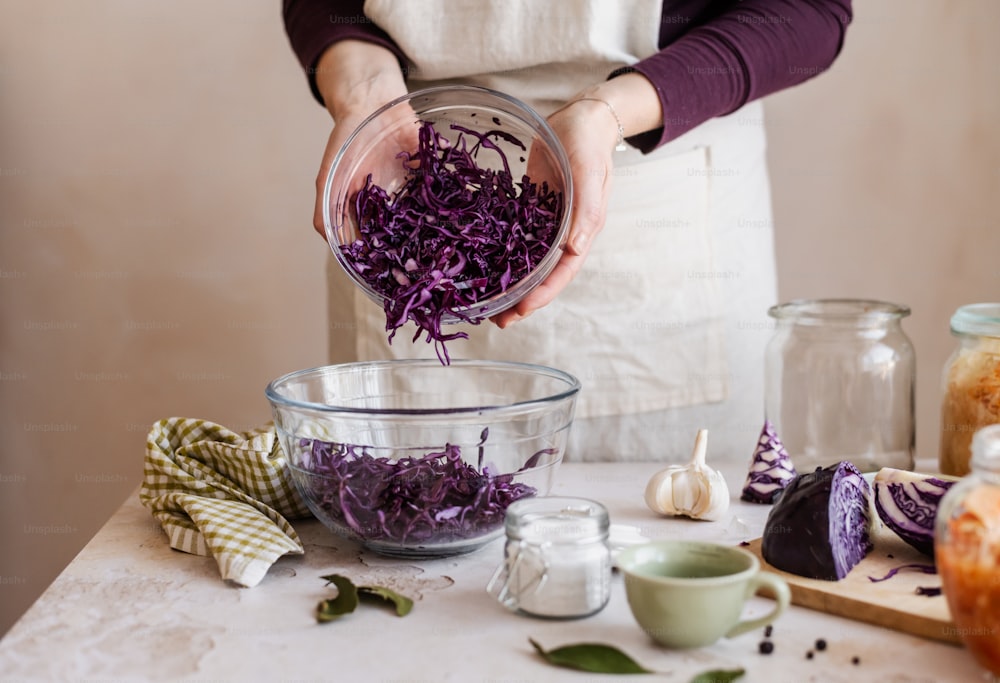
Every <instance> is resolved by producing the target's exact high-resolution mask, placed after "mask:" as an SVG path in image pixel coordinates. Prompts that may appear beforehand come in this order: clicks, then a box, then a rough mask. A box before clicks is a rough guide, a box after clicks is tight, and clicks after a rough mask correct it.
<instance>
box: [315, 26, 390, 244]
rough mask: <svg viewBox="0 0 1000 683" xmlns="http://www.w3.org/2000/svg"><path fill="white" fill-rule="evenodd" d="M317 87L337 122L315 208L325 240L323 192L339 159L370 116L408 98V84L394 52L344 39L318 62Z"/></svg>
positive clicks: (321, 172) (318, 228)
mask: <svg viewBox="0 0 1000 683" xmlns="http://www.w3.org/2000/svg"><path fill="white" fill-rule="evenodd" d="M316 87H317V88H318V89H319V92H320V95H322V96H323V103H324V104H325V105H326V108H327V111H329V112H330V115H331V116H332V117H333V120H334V127H333V131H332V132H331V133H330V138H329V140H327V143H326V149H325V150H324V152H323V160H322V162H321V163H320V167H319V174H318V175H317V176H316V203H315V208H314V210H313V227H314V228H315V229H316V232H318V233H319V234H320V236H321V237H323V239H324V240H325V239H326V230H325V228H324V226H323V190H324V188H325V186H326V177H327V175H328V174H329V172H330V167H331V166H332V165H333V159H334V157H336V156H337V152H338V151H340V148H341V146H342V145H343V144H344V142H345V141H346V140H347V138H348V137H349V136H350V135H351V133H353V132H354V129H355V128H357V127H358V125H359V124H360V123H361V122H362V121H363V120H364V119H365V118H366V117H367V116H368V115H369V114H371V113H372V112H374V111H375V110H376V109H378V108H379V107H381V106H382V105H383V104H385V103H386V102H390V101H392V100H394V99H396V98H397V97H400V96H402V95H405V94H406V84H405V82H404V81H403V74H402V71H401V70H400V68H399V62H398V61H397V60H396V56H395V55H394V54H393V53H392V52H390V51H389V50H387V49H386V48H384V47H382V46H381V45H376V44H374V43H369V42H365V41H361V40H342V41H339V42H336V43H334V44H333V45H331V46H330V47H329V48H327V50H326V52H324V53H323V55H322V56H321V57H320V58H319V61H317V63H316Z"/></svg>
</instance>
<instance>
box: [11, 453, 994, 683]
mask: <svg viewBox="0 0 1000 683" xmlns="http://www.w3.org/2000/svg"><path fill="white" fill-rule="evenodd" d="M657 469H658V466H657V465H653V464H604V463H602V464H571V463H565V464H563V465H562V466H561V469H560V470H559V473H558V476H557V483H556V486H555V488H554V489H553V491H552V493H553V494H560V495H573V496H582V497H587V498H592V499H595V500H598V501H600V502H602V503H604V504H605V505H606V506H607V507H608V509H609V511H610V513H611V520H612V523H613V524H627V525H634V526H636V527H639V528H640V529H641V531H642V533H643V534H644V535H646V536H647V537H650V538H693V539H703V540H711V541H717V542H724V543H730V544H736V543H739V542H740V541H743V540H748V539H751V538H755V537H757V536H759V534H760V531H761V529H762V528H763V525H764V521H765V517H766V514H767V511H768V510H769V509H770V508H769V506H762V505H752V504H747V503H741V502H739V501H738V496H739V489H740V487H741V486H742V482H743V476H744V475H745V470H743V471H741V470H739V469H732V470H726V475H727V480H728V482H729V485H730V488H731V489H732V493H733V498H734V502H733V504H732V505H731V507H730V509H729V512H728V513H727V515H726V517H725V518H724V519H722V520H720V521H718V522H695V521H692V520H687V519H667V518H661V517H659V516H657V515H654V514H653V513H652V512H650V511H649V510H648V509H647V508H646V506H645V504H644V502H643V499H642V492H643V490H644V488H645V484H646V482H647V480H648V479H649V477H650V475H652V474H653V472H655V471H656V470H657ZM295 526H296V529H297V530H298V531H299V533H300V535H301V537H302V540H303V542H304V543H305V545H306V553H305V555H302V556H294V557H292V556H289V557H285V558H282V559H281V560H279V561H278V563H277V564H276V565H275V566H274V567H272V568H271V570H270V572H269V573H268V575H267V577H266V578H265V579H264V581H263V582H262V583H261V584H260V585H258V586H257V587H255V588H237V587H234V586H232V585H229V584H227V583H225V582H223V581H222V580H221V579H220V578H219V574H218V570H217V568H216V565H215V562H214V560H212V559H211V558H207V557H197V556H193V555H187V554H184V553H180V552H176V551H173V550H171V549H170V548H169V546H168V545H167V540H166V536H165V535H164V533H163V532H162V530H161V529H160V527H159V525H158V523H157V522H156V521H155V520H154V519H153V518H152V517H151V516H150V514H149V512H148V511H147V510H146V509H145V508H143V507H142V506H141V505H140V504H139V501H138V498H137V496H136V495H133V496H130V497H129V499H128V500H127V501H126V502H125V504H124V505H123V506H122V507H121V509H119V510H118V511H117V512H116V513H115V514H114V516H113V517H112V518H111V519H110V520H109V521H108V522H107V524H106V525H105V526H104V527H103V528H102V529H101V531H100V532H99V533H98V534H97V535H96V536H95V537H94V538H93V540H92V541H91V542H90V543H89V544H88V545H87V546H86V548H84V550H83V551H82V552H81V553H80V554H79V555H78V556H77V557H76V558H75V559H74V560H73V562H72V563H71V564H70V565H69V566H68V567H67V568H66V569H65V570H64V571H63V572H62V574H61V575H60V576H59V577H58V578H57V579H56V581H55V582H54V583H53V584H52V585H51V586H50V587H49V588H48V590H46V592H45V593H44V594H43V595H42V596H41V597H40V598H39V599H38V601H37V602H36V603H35V604H34V605H33V606H32V607H31V609H30V610H29V611H28V612H27V613H26V614H25V615H24V616H23V617H22V618H21V619H20V620H19V621H18V622H17V623H16V624H15V625H14V627H13V628H12V629H11V630H10V631H9V632H8V633H7V635H6V636H5V637H4V638H3V639H2V640H0V682H2V683H11V682H13V681H97V680H100V681H115V682H123V681H191V682H194V681H287V682H289V683H291V682H292V681H338V682H344V681H346V682H353V681H361V682H368V681H376V682H382V683H390V682H394V683H395V682H398V683H404V682H405V683H422V682H431V681H433V682H437V681H462V682H464V683H474V682H482V683H500V682H510V683H513V682H515V681H516V682H520V683H527V682H536V681H538V682H541V681H577V682H589V681H602V680H619V681H620V680H623V678H622V677H621V676H598V675H593V674H589V673H583V672H578V671H572V670H568V669H560V668H556V667H553V666H551V665H549V664H547V663H545V662H544V661H542V660H541V659H540V658H539V657H538V655H537V654H536V653H535V652H534V650H533V648H532V647H531V645H530V643H529V642H528V639H529V638H533V639H535V640H536V641H538V642H539V643H540V644H541V645H542V646H543V647H545V648H548V649H551V648H554V647H558V646H561V645H566V644H571V643H579V642H585V641H596V642H603V643H608V644H612V645H615V646H617V647H619V648H620V649H622V650H624V651H625V652H627V653H628V654H630V655H631V656H632V657H633V658H634V659H636V660H637V661H639V662H640V663H641V664H643V665H644V666H645V667H647V668H649V669H653V670H655V671H657V672H667V674H668V675H656V676H639V677H627V678H625V679H624V680H669V681H681V682H684V683H687V681H689V680H690V679H691V678H692V677H693V676H694V675H695V674H697V673H700V672H703V671H706V670H709V669H716V668H724V669H731V668H737V667H742V668H744V669H745V670H746V675H745V677H744V678H742V679H740V680H741V681H745V682H747V683H752V682H754V681H766V682H768V683H786V682H787V683H802V682H804V681H817V682H822V681H845V682H846V681H850V682H852V683H856V682H858V681H891V682H895V683H918V682H924V681H926V682H928V683H930V682H935V683H936V682H938V681H984V680H987V679H986V678H984V676H983V674H982V673H981V671H980V670H979V669H978V668H977V667H976V666H975V663H974V662H973V660H972V658H971V656H970V655H969V654H968V653H967V652H966V651H965V650H964V649H962V648H960V647H956V646H951V645H946V644H942V643H937V642H934V641H929V640H924V639H920V638H916V637H913V636H909V635H905V634H902V633H897V632H893V631H888V630H886V629H881V628H878V627H874V626H870V625H867V624H862V623H857V622H853V621H850V620H848V619H843V618H839V617H834V616H829V615H825V614H821V613H819V612H815V611H811V610H808V609H804V608H800V607H794V606H793V607H792V608H791V610H790V611H789V612H787V613H786V614H785V615H784V616H783V617H781V618H780V619H779V620H778V621H777V622H776V623H775V624H774V633H773V636H772V640H773V643H774V646H775V649H774V652H773V654H771V655H761V654H759V653H758V649H757V646H758V643H759V642H760V641H761V639H762V637H763V631H762V630H759V631H754V632H751V633H748V634H746V635H743V636H740V637H737V638H734V639H730V640H722V641H720V642H718V643H716V644H715V645H712V646H710V647H706V648H702V649H698V650H690V651H671V650H667V649H663V648H660V647H658V646H657V645H656V644H655V643H653V641H651V640H650V639H649V638H648V637H647V636H646V634H645V633H643V632H642V631H641V630H640V629H639V627H638V626H637V625H636V624H635V622H634V621H633V619H632V616H631V613H630V612H629V609H628V605H627V602H626V599H625V592H624V586H623V584H622V580H621V577H620V576H618V575H616V576H615V578H614V580H613V585H612V595H611V601H610V603H609V605H608V606H607V607H606V608H605V609H604V610H603V611H601V612H600V613H598V614H596V615H594V616H591V617H589V618H586V619H579V620H572V621H549V620H541V619H534V618H530V617H525V616H520V615H516V614H513V613H510V612H508V611H506V610H505V609H504V608H502V607H501V606H500V605H499V604H498V603H496V602H495V601H494V600H493V599H492V598H491V597H490V596H489V595H488V594H487V593H486V591H485V586H486V583H487V581H488V580H489V577H490V575H491V574H492V573H493V571H494V569H495V568H496V566H497V564H498V563H499V562H500V559H501V556H502V553H503V541H502V540H497V541H494V542H493V543H491V544H489V545H487V546H486V547H484V548H482V549H480V550H478V551H476V552H474V553H471V554H469V555H464V556H458V557H453V558H448V559H441V560H433V561H401V560H393V559H387V558H381V557H378V556H375V555H372V554H370V553H367V552H362V551H361V550H360V549H359V547H358V546H356V545H354V544H353V543H350V542H347V541H343V540H340V539H337V538H335V537H333V536H332V535H331V534H330V533H329V532H327V531H326V530H325V529H324V528H323V527H322V526H320V525H319V523H318V522H315V521H313V520H307V521H299V522H297V523H296V524H295ZM330 573H341V574H345V575H347V576H350V577H351V578H352V579H354V581H355V583H358V584H379V585H386V586H391V587H395V588H397V589H398V590H400V591H401V592H404V593H406V594H409V595H411V596H412V597H414V598H415V599H416V605H415V607H414V609H413V611H412V612H411V613H410V615H409V616H407V617H403V618H400V617H396V616H395V614H394V613H392V612H391V611H390V610H388V609H381V608H377V607H376V608H372V607H369V608H367V609H366V608H365V607H364V606H362V607H361V608H359V610H358V611H356V612H355V613H353V614H351V615H348V616H345V617H343V618H341V619H340V620H338V621H335V622H331V623H327V624H317V623H316V621H315V617H314V610H315V607H316V604H317V603H318V602H319V601H320V600H321V599H324V598H326V597H332V590H331V589H329V588H327V587H326V586H325V585H324V581H322V580H321V579H320V578H319V577H320V576H321V575H324V574H330ZM771 604H772V603H771V602H770V601H769V600H767V599H764V598H755V599H754V600H752V601H751V603H750V604H749V606H748V612H749V613H755V614H760V613H763V612H764V611H765V610H767V609H769V608H770V605H771ZM817 638H824V639H826V640H827V641H828V643H829V647H828V648H827V650H826V651H825V652H819V653H816V655H815V657H814V658H813V659H811V660H809V659H806V656H805V653H806V652H807V651H808V650H810V649H812V647H813V643H814V642H815V641H816V639H817ZM855 656H857V657H860V664H858V665H852V663H851V659H852V657H855Z"/></svg>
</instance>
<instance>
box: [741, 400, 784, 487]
mask: <svg viewBox="0 0 1000 683" xmlns="http://www.w3.org/2000/svg"><path fill="white" fill-rule="evenodd" d="M796 474H798V472H796V471H795V465H793V464H792V459H791V458H789V457H788V451H786V450H785V446H784V444H783V443H781V439H779V438H778V432H777V431H776V430H775V429H774V425H773V424H771V421H770V420H765V421H764V428H763V429H761V431H760V438H759V439H758V440H757V447H756V448H755V449H754V452H753V457H752V458H751V460H750V471H749V472H748V473H747V480H746V483H745V484H744V486H743V493H742V495H740V500H745V501H747V502H748V503H765V504H767V503H773V502H774V501H775V499H777V497H778V496H780V495H781V492H782V491H784V490H785V487H786V486H788V483H789V482H790V481H792V479H794V478H795V475H796Z"/></svg>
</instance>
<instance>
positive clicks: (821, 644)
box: [816, 638, 826, 652]
mask: <svg viewBox="0 0 1000 683" xmlns="http://www.w3.org/2000/svg"><path fill="white" fill-rule="evenodd" d="M816 649H817V650H819V651H820V652H822V651H823V650H825V649H826V640H824V639H823V638H820V639H819V640H817V641H816Z"/></svg>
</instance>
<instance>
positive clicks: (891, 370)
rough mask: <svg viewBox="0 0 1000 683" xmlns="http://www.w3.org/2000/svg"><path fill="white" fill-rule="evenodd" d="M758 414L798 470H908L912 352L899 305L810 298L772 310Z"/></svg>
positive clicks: (910, 462)
mask: <svg viewBox="0 0 1000 683" xmlns="http://www.w3.org/2000/svg"><path fill="white" fill-rule="evenodd" d="M768 314H769V315H770V316H771V317H773V318H774V319H775V321H776V326H775V330H774V333H773V336H772V338H771V340H770V342H769V343H768V346H767V350H766V353H765V363H764V365H765V413H766V417H767V419H768V420H770V421H771V422H772V423H773V424H774V426H775V429H776V430H777V433H778V436H779V437H780V438H781V440H782V442H783V443H784V445H785V448H786V449H787V450H788V454H789V455H790V456H791V458H792V462H793V464H794V465H795V467H796V469H797V470H798V471H800V472H808V471H811V470H813V469H815V468H816V467H826V466H828V465H831V464H834V463H836V462H839V461H841V460H849V461H851V462H852V463H853V464H854V465H855V466H856V467H858V469H860V470H861V471H862V472H870V471H875V470H878V469H880V468H882V467H895V468H898V469H912V468H913V462H914V461H913V451H914V443H915V437H916V430H915V426H914V382H915V374H916V362H915V357H914V352H913V345H912V344H911V343H910V340H909V338H908V337H907V336H906V333H905V332H904V331H903V328H902V324H901V323H902V319H903V318H905V317H906V316H907V315H909V314H910V309H909V308H907V307H905V306H900V305H897V304H892V303H887V302H883V301H869V300H861V299H815V300H797V301H790V302H788V303H784V304H781V305H778V306H773V307H772V308H771V309H770V310H769V311H768Z"/></svg>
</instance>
